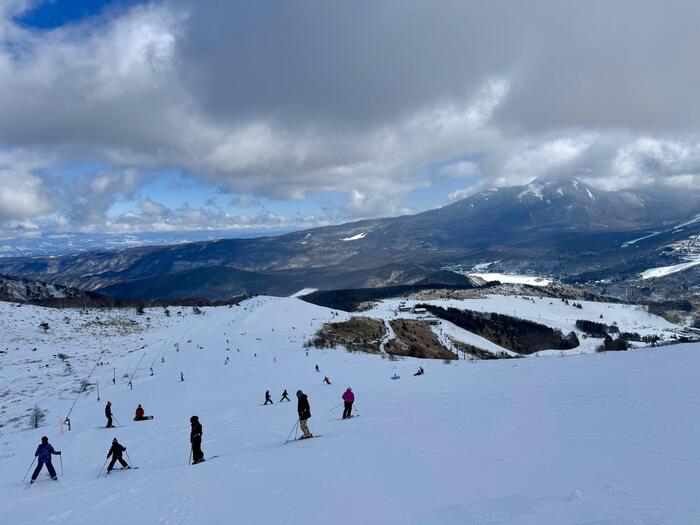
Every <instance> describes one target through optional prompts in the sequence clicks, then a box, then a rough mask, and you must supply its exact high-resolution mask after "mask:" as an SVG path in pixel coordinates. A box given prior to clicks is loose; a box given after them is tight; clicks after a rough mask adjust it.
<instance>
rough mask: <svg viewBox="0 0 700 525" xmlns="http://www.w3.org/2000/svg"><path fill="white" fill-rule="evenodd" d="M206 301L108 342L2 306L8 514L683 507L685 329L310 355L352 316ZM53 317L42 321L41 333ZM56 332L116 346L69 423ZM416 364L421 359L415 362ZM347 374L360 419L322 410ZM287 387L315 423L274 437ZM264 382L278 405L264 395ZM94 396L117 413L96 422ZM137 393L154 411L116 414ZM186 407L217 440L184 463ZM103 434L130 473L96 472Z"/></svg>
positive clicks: (692, 432) (374, 520)
mask: <svg viewBox="0 0 700 525" xmlns="http://www.w3.org/2000/svg"><path fill="white" fill-rule="evenodd" d="M525 302H526V301H523V304H525ZM530 304H531V302H530ZM10 308H11V306H10V305H6V304H5V305H0V309H1V310H2V311H1V312H0V313H2V314H4V315H5V316H7V315H9V309H10ZM183 310H184V309H183ZM203 310H204V315H192V314H191V313H187V314H186V315H185V314H184V313H183V315H182V316H176V315H173V316H172V317H169V318H166V317H165V316H164V315H163V313H162V310H160V309H159V310H147V311H146V315H147V316H148V317H150V318H151V320H150V321H149V322H148V323H146V322H145V321H140V325H141V329H140V331H137V332H133V333H126V334H123V335H119V334H115V333H111V335H110V336H109V337H108V338H107V337H102V336H101V335H100V333H101V332H99V331H78V330H77V329H76V330H72V329H70V328H69V325H67V324H64V325H62V326H61V328H60V329H59V325H60V324H61V322H62V320H61V318H62V317H63V316H65V315H66V314H67V312H66V311H63V310H43V309H40V308H33V307H27V306H25V307H22V308H18V309H15V311H14V312H13V316H14V318H13V319H12V322H11V323H10V322H7V321H6V322H5V324H4V325H3V328H5V330H4V331H3V336H2V337H3V338H4V340H3V343H4V344H3V345H2V348H3V349H6V350H5V353H2V354H0V367H1V368H0V373H2V385H3V392H2V395H3V398H2V402H3V410H4V411H5V412H4V413H3V416H2V417H3V424H4V426H3V427H2V428H0V432H2V434H1V436H0V438H1V439H2V452H1V453H0V516H2V521H3V523H8V524H13V525H22V524H46V523H51V524H71V525H75V524H95V523H100V524H124V523H144V524H188V525H191V524H198V523H211V524H218V523H222V524H223V523H244V524H278V523H279V524H297V523H299V524H301V523H304V524H324V525H326V524H329V523H338V524H448V525H449V524H457V523H459V524H484V525H486V524H489V525H492V524H516V525H521V524H528V525H531V524H550V523H551V524H561V523H567V524H575V525H584V524H586V525H590V524H602V523H605V524H615V525H622V524H630V523H634V524H665V523H673V524H677V523H683V524H685V523H688V524H690V523H697V522H698V517H699V516H700V502H698V499H697V494H698V492H699V491H700V482H699V481H698V476H697V471H698V467H699V466H700V448H699V447H698V445H697V444H698V442H700V424H698V422H697V418H696V417H695V414H697V413H698V411H699V410H700V396H699V395H698V392H697V377H698V374H699V373H700V346H698V345H678V346H672V347H664V348H657V349H641V350H634V351H631V352H621V353H607V354H581V355H572V356H567V357H565V358H560V357H554V356H551V357H547V356H545V357H539V358H535V359H521V360H515V361H513V360H505V361H476V362H471V361H459V362H452V363H451V364H449V365H446V364H443V363H442V362H441V361H418V360H414V359H401V360H395V361H394V360H390V359H386V358H382V356H374V355H366V354H355V353H348V352H345V351H343V350H341V349H336V350H316V349H311V350H309V354H308V356H307V354H306V351H305V349H304V347H303V343H304V341H305V340H306V339H308V338H309V337H311V335H312V334H313V333H314V332H315V331H316V329H317V328H319V327H320V326H321V324H322V323H323V322H327V321H330V320H342V319H344V318H346V317H347V315H348V314H345V313H343V312H333V311H331V310H328V309H325V308H320V307H317V306H314V305H310V304H307V303H304V302H302V301H300V300H298V299H294V298H270V297H258V298H255V299H251V300H249V301H246V302H245V303H243V304H242V305H241V306H236V307H232V308H205V309H203ZM70 315H71V316H73V315H77V314H75V312H73V313H70ZM89 315H90V316H92V315H99V316H101V317H102V318H103V319H105V318H107V317H109V316H117V315H123V314H118V313H105V312H99V313H95V312H90V314H89ZM630 315H631V314H630ZM639 315H642V314H641V313H640V314H639ZM46 319H48V322H49V324H50V325H52V326H54V325H56V328H55V333H52V332H54V329H51V330H49V333H48V334H45V335H43V334H41V333H40V332H39V331H38V330H37V329H36V325H37V324H38V322H39V321H40V320H46ZM608 321H609V319H608ZM562 322H564V321H562ZM74 323H75V322H74V321H73V322H72V323H71V326H73V325H74ZM146 324H147V325H148V326H146ZM227 339H228V343H227ZM34 341H37V344H33V342H34ZM107 342H110V343H111V344H107ZM149 343H150V344H149ZM175 343H178V347H179V351H176V348H175V346H174V344H175ZM29 345H31V346H32V347H36V348H37V349H36V351H32V350H31V348H28V346H29ZM54 345H55V346H56V347H57V348H61V349H63V350H64V351H66V352H69V353H70V354H71V355H72V356H73V357H72V358H71V360H73V361H75V363H76V364H75V365H74V366H75V367H76V368H77V369H79V371H83V370H84V371H85V373H87V372H89V370H90V369H91V366H92V364H91V363H94V361H95V359H96V358H97V356H98V355H99V354H100V353H102V359H103V360H106V361H108V362H109V365H104V366H98V367H97V368H96V369H95V373H94V375H93V377H92V379H93V382H94V380H95V379H97V380H99V384H100V385H101V392H100V393H101V400H100V402H98V401H97V399H96V392H95V390H90V391H89V392H87V393H86V394H84V395H82V396H81V397H80V398H79V399H78V402H77V403H76V405H75V408H74V409H73V412H72V415H71V421H72V430H71V431H70V432H67V431H66V432H65V433H63V434H61V433H60V431H59V427H58V421H59V420H60V419H62V417H64V416H65V414H66V413H67V412H68V410H69V408H70V406H71V405H72V404H73V402H74V400H75V394H74V393H72V392H70V389H69V388H68V387H67V386H66V385H65V382H66V381H68V379H69V377H68V376H63V375H62V374H63V373H64V370H63V365H62V364H61V361H60V360H59V359H57V358H55V357H52V355H53V354H55V352H56V350H55V349H52V347H53V346H54ZM142 346H145V347H144V348H141V347H142ZM161 356H162V357H163V358H164V362H162V361H161V359H160V358H161ZM226 357H229V364H227V365H226V364H224V363H225V360H226ZM139 362H140V363H141V364H140V365H138V366H137V364H138V363H139ZM47 364H48V365H49V366H48V367H47V366H46V365H47ZM151 364H153V366H154V375H153V376H151V375H150V370H149V368H150V365H151ZM316 364H318V366H319V368H320V373H316V372H315V371H314V366H315V365H316ZM419 365H421V366H423V367H424V368H425V370H426V374H425V375H424V376H421V377H414V376H413V375H412V374H413V372H414V371H415V370H416V368H417V367H418V366H419ZM113 369H116V371H117V373H116V384H114V385H112V373H113ZM134 371H135V373H134ZM181 371H182V372H183V374H184V378H185V381H184V382H181V381H180V372H181ZM125 374H126V375H127V377H124V375H125ZM393 374H398V375H399V376H401V379H399V380H396V381H392V380H390V379H389V378H390V377H391V376H392V375H393ZM326 375H327V376H329V377H330V379H331V381H332V382H333V384H332V385H324V384H323V383H322V379H323V377H324V376H326ZM129 379H131V380H132V382H133V390H131V389H130V388H129V386H128V385H127V382H128V380H129ZM40 380H41V381H43V382H44V384H43V385H42V386H41V387H40V388H38V389H37V390H34V387H35V385H36V384H37V383H38V381H40ZM8 384H9V385H10V388H8V386H7V385H8ZM47 384H48V385H55V390H54V391H53V393H52V390H51V388H50V386H47ZM347 386H352V387H353V390H354V392H355V394H356V398H357V400H356V403H355V408H356V412H357V413H359V414H360V417H357V418H353V419H351V420H347V421H343V420H341V419H340V415H341V410H342V408H341V407H338V408H337V409H335V410H331V408H332V407H334V406H335V405H337V404H338V403H340V396H341V395H342V393H343V391H344V390H345V388H346V387H347ZM285 388H286V389H287V390H288V391H289V392H290V394H291V396H292V399H294V392H296V390H297V389H299V388H301V389H303V390H304V391H305V392H306V393H307V394H308V395H309V400H310V403H311V412H312V418H311V419H310V420H309V426H310V428H311V431H312V432H314V433H317V434H322V435H323V436H322V437H321V438H318V439H312V440H308V441H298V442H293V443H290V444H288V445H284V441H285V439H286V438H287V436H288V434H289V432H290V430H292V428H293V425H294V424H295V422H296V406H295V403H294V402H292V403H284V404H280V403H278V400H279V396H280V395H281V392H282V390H283V389H285ZM266 389H270V391H271V393H272V395H273V399H274V401H275V404H274V405H272V406H261V404H262V402H263V400H264V392H265V390H266ZM106 400H110V401H111V402H112V405H113V410H114V414H115V416H116V418H117V419H118V421H119V422H120V423H121V424H122V425H123V426H121V427H119V428H116V429H110V430H106V429H104V428H101V425H103V424H104V421H105V419H104V415H103V410H104V403H105V401H106ZM34 403H38V404H39V405H41V406H42V407H43V408H44V409H46V410H48V415H47V420H46V423H45V425H44V426H43V427H42V428H39V429H36V430H28V429H27V428H26V426H27V425H26V422H22V421H14V422H8V420H10V419H12V418H13V417H14V415H15V414H24V411H25V410H26V409H27V408H30V407H31V406H33V404H34ZM138 403H141V404H142V405H143V407H144V408H145V410H146V413H147V414H149V415H154V416H155V419H154V420H152V421H147V422H138V423H136V422H133V421H131V417H132V416H133V411H134V409H135V408H136V405H137V404H138ZM193 414H196V415H198V416H199V418H200V421H201V422H202V424H203V427H204V439H203V449H204V452H205V454H206V456H208V457H211V456H217V457H216V458H214V459H211V460H209V461H207V462H205V463H203V464H201V465H196V466H189V465H188V456H189V417H190V416H191V415H193ZM17 425H19V426H20V427H21V428H19V427H18V426H17ZM42 435H48V436H49V438H50V441H51V443H52V444H53V445H54V447H55V448H56V449H57V450H62V451H63V461H64V470H65V472H64V474H63V475H61V472H60V469H59V478H60V481H59V482H58V483H56V482H53V481H50V480H49V479H48V478H47V477H46V476H45V475H44V474H42V476H41V477H40V478H39V481H38V482H37V483H36V484H35V485H33V486H31V488H29V489H26V488H25V484H24V483H22V481H21V480H22V475H23V474H24V472H25V471H26V470H27V468H28V466H29V463H30V462H31V460H32V458H33V454H34V450H35V448H36V446H37V444H38V443H39V438H40V437H41V436H42ZM114 437H117V438H118V439H119V441H120V442H121V443H122V444H123V445H124V446H126V447H127V451H128V453H129V456H130V458H131V459H132V460H133V464H134V465H135V466H138V467H139V469H138V470H133V471H120V472H115V473H114V474H112V475H111V476H109V477H107V478H104V477H101V478H99V479H98V472H99V471H100V466H101V465H102V464H103V462H104V460H105V456H106V454H107V450H108V449H109V445H110V442H111V440H112V438H114ZM54 465H55V466H56V467H57V468H58V467H59V463H58V460H56V462H55V463H54Z"/></svg>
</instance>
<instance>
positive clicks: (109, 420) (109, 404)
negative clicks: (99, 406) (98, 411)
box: [105, 401, 114, 428]
mask: <svg viewBox="0 0 700 525" xmlns="http://www.w3.org/2000/svg"><path fill="white" fill-rule="evenodd" d="M105 416H106V417H107V427H106V428H113V427H114V425H113V424H112V402H111V401H107V406H106V407H105Z"/></svg>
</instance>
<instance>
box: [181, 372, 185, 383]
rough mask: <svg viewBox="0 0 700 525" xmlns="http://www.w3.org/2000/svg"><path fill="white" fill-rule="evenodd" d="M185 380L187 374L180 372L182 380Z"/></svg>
mask: <svg viewBox="0 0 700 525" xmlns="http://www.w3.org/2000/svg"><path fill="white" fill-rule="evenodd" d="M184 380H185V374H183V373H182V372H180V381H184Z"/></svg>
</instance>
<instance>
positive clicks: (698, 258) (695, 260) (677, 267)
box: [641, 255, 700, 279]
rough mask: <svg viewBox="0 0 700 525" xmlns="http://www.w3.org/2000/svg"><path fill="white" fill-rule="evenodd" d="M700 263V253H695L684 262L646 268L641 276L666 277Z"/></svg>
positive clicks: (645, 277)
mask: <svg viewBox="0 0 700 525" xmlns="http://www.w3.org/2000/svg"><path fill="white" fill-rule="evenodd" d="M698 265H700V255H694V256H690V257H688V260H687V261H686V262H684V263H679V264H673V265H671V266H659V267H657V268H649V269H648V270H644V271H643V272H642V273H641V276H642V279H656V278H657V277H666V276H667V275H671V274H674V273H678V272H682V271H684V270H687V269H689V268H692V267H693V266H698Z"/></svg>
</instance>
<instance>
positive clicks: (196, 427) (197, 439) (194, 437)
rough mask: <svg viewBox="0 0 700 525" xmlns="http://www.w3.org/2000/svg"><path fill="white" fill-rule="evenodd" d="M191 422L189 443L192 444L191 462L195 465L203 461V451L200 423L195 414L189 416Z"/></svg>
mask: <svg viewBox="0 0 700 525" xmlns="http://www.w3.org/2000/svg"><path fill="white" fill-rule="evenodd" d="M190 423H192V431H191V432H190V443H191V444H192V464H193V465H196V464H197V463H201V462H202V461H204V452H202V424H201V423H200V422H199V418H198V417H197V416H192V417H191V418H190Z"/></svg>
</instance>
